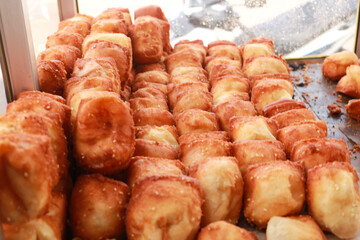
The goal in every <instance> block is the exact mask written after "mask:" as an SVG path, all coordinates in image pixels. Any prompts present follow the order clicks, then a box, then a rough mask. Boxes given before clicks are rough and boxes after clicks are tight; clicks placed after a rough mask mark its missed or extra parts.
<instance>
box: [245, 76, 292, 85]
mask: <svg viewBox="0 0 360 240" xmlns="http://www.w3.org/2000/svg"><path fill="white" fill-rule="evenodd" d="M268 79H283V80H287V81H289V82H291V75H290V74H288V73H267V74H260V75H253V76H251V77H249V81H250V86H251V87H253V86H254V85H256V84H257V82H258V81H266V80H268Z"/></svg>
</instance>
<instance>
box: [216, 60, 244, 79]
mask: <svg viewBox="0 0 360 240" xmlns="http://www.w3.org/2000/svg"><path fill="white" fill-rule="evenodd" d="M228 75H233V76H238V77H244V74H243V72H242V71H241V68H240V67H239V66H233V65H230V64H227V63H217V64H214V65H213V67H212V70H211V75H210V76H209V81H210V83H211V84H213V83H214V82H215V81H216V80H217V79H218V78H222V77H225V76H228Z"/></svg>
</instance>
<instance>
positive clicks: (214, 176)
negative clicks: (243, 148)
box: [189, 157, 244, 226]
mask: <svg viewBox="0 0 360 240" xmlns="http://www.w3.org/2000/svg"><path fill="white" fill-rule="evenodd" d="M189 176H190V177H193V178H196V179H198V180H199V182H200V188H201V191H202V193H203V196H204V204H203V206H202V213H203V216H202V220H201V225H202V226H206V225H207V224H209V223H212V222H215V221H219V220H225V221H227V222H230V223H233V224H236V223H237V221H238V219H239V217H240V211H241V206H242V196H243V185H244V183H243V179H242V177H241V173H240V170H239V168H238V164H237V160H236V158H234V157H212V158H211V157H210V158H206V159H204V160H202V161H200V162H199V163H198V164H196V165H191V167H190V168H189Z"/></svg>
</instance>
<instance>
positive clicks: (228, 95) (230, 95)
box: [213, 92, 250, 106]
mask: <svg viewBox="0 0 360 240" xmlns="http://www.w3.org/2000/svg"><path fill="white" fill-rule="evenodd" d="M213 100H214V106H215V105H218V104H222V103H226V102H231V101H237V100H243V101H250V97H249V94H248V93H247V92H224V93H222V94H221V95H218V96H217V97H214V98H213Z"/></svg>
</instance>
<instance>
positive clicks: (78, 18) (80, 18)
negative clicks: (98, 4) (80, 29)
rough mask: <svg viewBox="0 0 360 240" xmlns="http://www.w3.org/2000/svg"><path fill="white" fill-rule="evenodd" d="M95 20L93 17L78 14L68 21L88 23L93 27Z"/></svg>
mask: <svg viewBox="0 0 360 240" xmlns="http://www.w3.org/2000/svg"><path fill="white" fill-rule="evenodd" d="M93 19H94V17H92V16H89V15H86V14H80V13H77V14H75V16H73V17H72V18H69V19H67V20H69V21H72V22H76V21H82V22H87V23H89V24H90V25H91V24H92V21H93Z"/></svg>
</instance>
